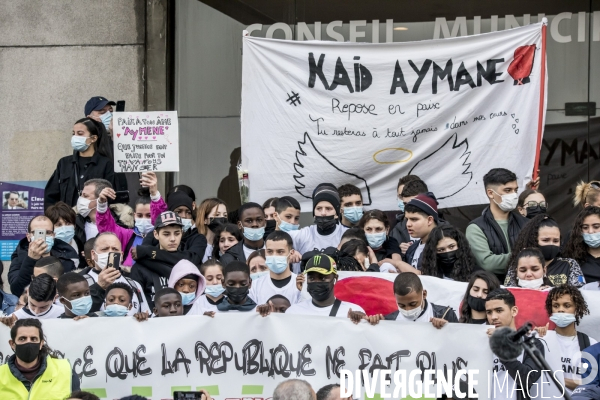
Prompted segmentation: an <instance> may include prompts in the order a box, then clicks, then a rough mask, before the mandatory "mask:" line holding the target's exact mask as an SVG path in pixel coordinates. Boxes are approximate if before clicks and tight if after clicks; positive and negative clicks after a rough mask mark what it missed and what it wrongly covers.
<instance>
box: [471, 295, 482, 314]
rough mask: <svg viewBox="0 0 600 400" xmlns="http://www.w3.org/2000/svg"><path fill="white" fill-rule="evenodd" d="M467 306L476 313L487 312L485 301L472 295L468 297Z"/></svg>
mask: <svg viewBox="0 0 600 400" xmlns="http://www.w3.org/2000/svg"><path fill="white" fill-rule="evenodd" d="M467 304H468V305H469V307H471V309H472V310H475V311H485V299H482V298H479V297H473V296H471V295H470V294H469V295H468V296H467Z"/></svg>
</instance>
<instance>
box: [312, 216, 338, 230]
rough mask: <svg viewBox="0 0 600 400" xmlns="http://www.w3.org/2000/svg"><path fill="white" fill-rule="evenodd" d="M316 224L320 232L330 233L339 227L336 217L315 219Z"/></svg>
mask: <svg viewBox="0 0 600 400" xmlns="http://www.w3.org/2000/svg"><path fill="white" fill-rule="evenodd" d="M315 224H316V225H317V228H319V229H320V230H322V231H328V230H330V229H331V228H333V227H334V226H336V225H337V219H335V215H330V216H328V217H315Z"/></svg>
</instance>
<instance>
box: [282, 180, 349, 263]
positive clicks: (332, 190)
mask: <svg viewBox="0 0 600 400" xmlns="http://www.w3.org/2000/svg"><path fill="white" fill-rule="evenodd" d="M312 200H313V218H314V222H315V223H314V225H310V226H306V227H304V228H302V229H300V230H297V231H290V232H288V233H289V234H290V236H291V237H292V240H293V241H294V250H295V251H296V252H298V253H300V255H302V254H304V253H306V252H307V251H312V250H314V249H325V248H327V247H337V246H338V244H339V243H340V241H341V240H342V235H343V234H344V232H345V231H346V230H347V229H348V228H347V227H345V226H343V225H341V224H340V196H339V194H338V191H337V189H336V187H335V186H333V185H332V184H331V183H321V184H319V185H318V186H317V187H316V188H315V190H314V191H313V197H312Z"/></svg>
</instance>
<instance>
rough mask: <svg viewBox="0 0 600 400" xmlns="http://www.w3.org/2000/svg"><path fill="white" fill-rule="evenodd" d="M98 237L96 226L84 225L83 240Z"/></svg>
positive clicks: (88, 223)
mask: <svg viewBox="0 0 600 400" xmlns="http://www.w3.org/2000/svg"><path fill="white" fill-rule="evenodd" d="M96 236H98V227H97V226H96V224H94V223H91V222H87V221H86V223H85V238H86V239H87V240H90V239H92V238H95V237H96Z"/></svg>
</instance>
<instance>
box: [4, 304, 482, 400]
mask: <svg viewBox="0 0 600 400" xmlns="http://www.w3.org/2000/svg"><path fill="white" fill-rule="evenodd" d="M307 327H308V329H307ZM43 328H44V333H45V334H46V337H47V340H48V344H49V345H50V346H51V347H52V348H53V349H55V350H59V351H60V352H62V353H63V354H64V355H65V358H68V359H69V360H70V361H71V365H72V366H73V367H74V369H75V371H76V373H78V374H79V375H80V377H81V387H82V389H93V391H94V392H95V393H98V394H100V397H101V398H109V399H116V398H120V397H122V396H126V395H130V394H132V393H139V394H142V395H144V396H147V397H149V398H150V397H151V398H153V399H168V398H171V396H172V394H171V393H172V391H173V390H197V388H199V387H207V388H208V390H209V392H210V393H211V394H212V395H213V396H214V398H215V399H217V400H219V399H242V398H246V399H247V398H255V399H257V398H261V399H262V398H265V399H266V398H270V397H272V394H273V390H274V389H275V386H276V385H277V384H278V383H280V382H281V381H283V380H285V379H288V378H300V379H305V380H307V381H308V382H309V383H310V384H311V385H312V387H313V388H314V389H315V390H318V389H319V388H320V387H322V386H324V385H327V384H329V383H339V378H338V376H337V375H336V373H339V372H340V371H341V370H342V369H345V370H351V371H355V370H358V369H366V370H375V369H391V370H392V372H394V371H396V370H405V371H406V376H408V375H409V373H410V371H412V370H415V369H419V368H421V367H422V368H423V369H434V370H437V369H443V368H444V366H446V367H447V368H448V370H452V369H453V368H457V369H468V370H479V374H478V375H477V378H478V379H477V381H478V383H477V384H476V385H475V390H476V391H477V392H478V393H487V387H488V386H487V376H488V371H489V370H491V368H492V360H493V356H492V353H491V351H490V350H489V346H488V337H487V335H486V333H485V331H486V327H484V326H474V325H466V324H451V325H449V326H446V327H444V328H443V329H442V330H437V329H435V328H434V327H433V326H431V325H430V324H415V323H404V322H392V321H382V322H381V323H380V324H379V325H377V326H371V325H369V324H367V322H366V321H363V322H362V323H360V324H359V325H354V324H352V322H351V321H350V320H344V319H341V318H330V317H315V316H296V315H293V316H292V315H285V314H274V315H270V316H268V317H265V318H263V317H261V316H260V315H258V313H255V312H252V313H247V314H245V313H218V314H217V315H216V316H215V317H214V318H209V317H205V316H186V317H170V318H155V319H152V320H150V321H147V322H137V321H135V320H134V319H133V318H89V319H86V320H82V321H72V320H58V319H56V320H44V321H43ZM9 338H10V337H9V329H8V328H7V327H6V326H4V325H2V326H0V357H1V359H0V362H2V363H3V362H5V360H6V357H7V356H8V355H10V354H12V350H11V349H10V348H9V345H8V340H9ZM363 393H364V392H363ZM376 393H380V390H379V387H377V389H376ZM480 398H487V396H486V395H483V396H481V397H480Z"/></svg>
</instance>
